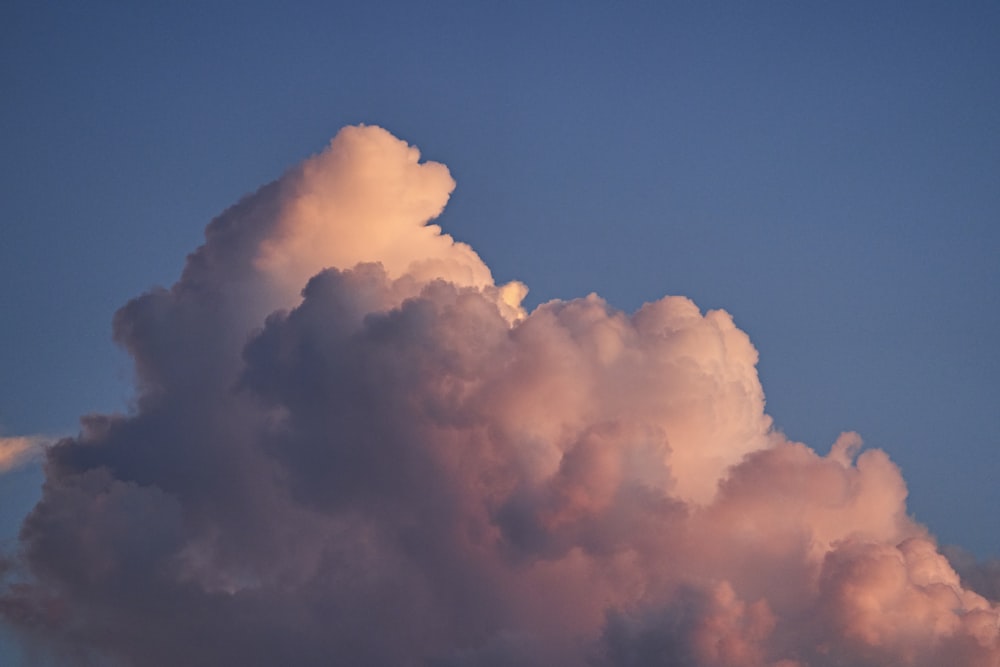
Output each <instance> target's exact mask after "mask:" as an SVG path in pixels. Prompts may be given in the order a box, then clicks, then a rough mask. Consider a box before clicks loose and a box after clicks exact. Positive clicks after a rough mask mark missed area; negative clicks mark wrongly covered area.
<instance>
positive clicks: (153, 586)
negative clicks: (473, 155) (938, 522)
mask: <svg viewBox="0 0 1000 667" xmlns="http://www.w3.org/2000/svg"><path fill="white" fill-rule="evenodd" d="M453 188H454V182H453V181H452V179H451V176H450V174H449V173H448V170H447V168H445V167H444V166H443V165H441V164H437V163H433V162H420V160H419V153H418V152H417V151H416V149H415V148H412V147H410V146H408V145H407V144H406V143H404V142H402V141H400V140H398V139H396V138H395V137H393V136H392V135H390V134H389V133H388V132H386V131H385V130H382V129H380V128H377V127H365V126H360V127H349V128H345V129H344V130H342V131H341V132H340V133H339V134H338V135H337V137H336V138H335V139H334V140H333V142H332V143H331V145H330V146H329V147H328V148H327V149H326V150H325V151H324V152H323V153H321V154H319V155H317V156H314V157H312V158H310V159H309V160H307V161H305V162H304V163H303V164H302V165H300V166H298V167H296V168H294V169H292V170H291V171H289V172H288V173H287V174H285V175H284V176H283V177H282V178H281V179H279V180H278V181H275V182H274V183H271V184H269V185H267V186H264V187H263V188H261V189H260V190H258V191H257V192H256V193H254V194H252V195H250V196H248V197H247V198H245V199H244V200H243V201H241V202H239V203H238V204H236V205H235V206H234V207H232V208H230V209H229V210H227V211H226V212H224V213H223V214H222V215H221V216H219V217H218V218H217V219H216V220H214V221H212V223H211V224H210V225H209V226H208V229H207V231H206V241H205V244H204V245H203V246H201V247H200V248H199V249H198V250H196V251H195V252H194V253H193V254H192V255H191V256H190V257H189V259H188V263H187V265H186V267H185V269H184V272H183V274H182V276H181V278H180V280H179V281H178V282H177V283H176V284H175V285H174V286H173V287H171V288H170V289H157V290H154V291H151V292H149V293H147V294H144V295H142V296H140V297H138V298H136V299H134V300H133V301H131V302H130V303H129V304H127V305H126V306H125V307H123V308H122V309H121V310H120V311H119V312H118V314H117V315H116V318H115V323H114V329H115V336H116V339H117V341H118V342H119V343H120V344H121V345H123V346H124V347H125V349H126V350H127V351H128V352H129V353H130V354H131V355H132V357H133V359H134V361H135V368H136V386H137V396H136V400H135V407H134V410H133V411H132V412H131V413H130V414H128V415H109V416H89V417H86V418H85V419H84V420H83V421H82V429H81V432H80V434H79V435H78V436H77V437H75V438H69V439H65V440H63V441H61V442H59V443H57V444H56V445H54V446H52V447H51V448H50V449H49V450H48V451H47V454H46V485H45V489H44V495H43V497H42V499H41V501H40V502H39V503H38V505H37V506H36V507H35V509H34V511H33V512H32V513H31V514H30V515H29V516H28V518H27V519H26V520H25V523H24V526H23V528H22V532H21V544H20V546H21V550H22V554H23V555H22V562H23V565H24V566H25V569H26V572H27V574H25V575H23V576H21V577H20V578H18V579H17V580H16V581H14V580H11V582H10V583H9V585H8V586H7V588H6V590H5V592H4V593H3V596H2V597H0V613H2V614H3V617H4V618H5V619H6V620H7V621H8V622H10V623H11V624H12V625H14V626H15V627H17V628H19V629H20V630H22V631H23V633H24V635H25V636H26V637H30V638H33V641H37V642H41V643H43V644H46V645H51V646H53V647H57V648H58V650H59V651H62V652H63V653H62V654H63V655H68V656H71V658H70V660H71V661H72V659H73V658H72V656H84V657H81V658H80V661H81V664H85V663H83V661H84V660H85V659H86V657H87V656H91V657H92V656H94V655H100V656H106V657H108V658H109V659H112V660H115V661H117V662H120V663H121V664H123V665H137V666H143V667H145V666H151V667H158V666H161V665H163V666H166V665H178V664H183V665H275V664H294V665H303V666H308V665H331V664H344V665H428V666H430V665H435V666H459V665H481V666H487V665H491V666H492V665H497V666H500V665H567V666H570V665H595V666H606V667H625V666H631V665H691V666H697V667H722V666H728V667H765V666H767V667H805V666H811V667H833V666H834V665H844V664H850V665H871V666H888V665H913V666H927V667H929V666H931V665H941V664H954V665H969V666H980V665H981V666H983V667H985V666H991V665H996V664H997V661H998V660H1000V637H998V619H1000V610H998V608H997V606H996V604H995V603H994V602H990V601H989V600H987V599H986V598H984V597H982V596H980V595H979V594H977V593H975V592H973V591H972V590H969V589H967V588H964V587H963V585H962V583H961V581H960V580H959V577H958V575H957V574H956V573H955V571H954V570H953V569H952V567H951V565H950V563H949V561H948V560H947V559H946V558H945V557H944V556H943V555H942V554H940V553H939V552H938V550H937V548H936V545H935V543H934V541H933V538H932V536H930V535H929V534H928V533H927V531H926V529H925V528H924V527H922V526H921V525H919V524H917V523H916V522H914V521H913V520H912V519H911V518H910V517H909V516H908V515H907V513H906V506H905V499H906V487H905V484H904V482H903V480H902V478H901V476H900V473H899V470H898V469H897V468H896V466H895V465H894V464H893V463H892V462H891V461H890V460H889V459H888V457H887V456H886V455H885V454H884V453H883V452H881V451H879V450H869V451H864V452H860V449H861V441H860V439H859V438H858V437H857V436H856V435H854V434H845V435H843V436H841V438H840V439H839V440H838V441H837V443H836V444H835V445H834V446H833V448H832V449H831V451H830V453H829V454H828V455H826V456H820V455H818V454H817V453H816V452H814V451H813V450H812V449H810V448H808V447H806V446H805V445H803V444H800V443H795V442H790V441H788V440H786V439H785V438H784V437H783V436H782V435H781V433H780V432H778V431H776V430H775V429H774V428H773V426H772V423H771V419H770V418H769V417H768V416H767V415H766V413H765V412H764V394H763V391H762V389H761V386H760V382H759V379H758V376H757V372H756V363H757V352H756V350H755V349H754V347H753V345H752V344H751V342H750V340H749V338H748V337H747V335H746V334H745V333H744V332H742V331H740V330H739V329H738V328H737V327H736V326H735V325H734V324H733V321H732V318H731V317H730V316H729V315H728V314H727V313H725V312H724V311H709V312H707V313H702V312H701V311H700V310H699V309H698V308H697V306H696V305H695V304H693V303H692V302H691V301H690V300H688V299H686V298H683V297H676V296H670V297H666V298H664V299H662V300H660V301H657V302H654V303H649V304H646V305H645V306H643V307H642V308H641V309H639V310H638V311H637V312H635V313H632V314H627V313H623V312H621V311H619V310H616V309H615V308H614V307H612V306H611V305H609V304H608V303H606V302H605V301H603V300H602V299H601V298H599V297H598V296H596V295H590V296H588V297H585V298H581V299H575V300H571V301H552V302H549V303H545V304H543V305H541V306H539V307H537V308H536V309H534V310H533V311H531V312H527V311H525V309H524V308H523V307H522V306H521V300H522V299H523V297H524V294H525V292H526V288H525V287H524V286H523V285H521V284H520V283H517V282H513V283H508V284H506V285H497V284H495V282H494V280H493V277H492V275H491V273H490V271H489V269H488V268H487V267H486V265H485V264H484V263H483V262H482V261H481V259H480V258H479V256H478V255H477V254H476V253H475V252H474V251H473V250H472V249H471V248H469V247H468V246H467V245H465V244H462V243H459V242H456V241H454V240H453V239H452V238H451V237H450V236H448V235H447V234H444V233H443V232H442V230H441V229H440V228H439V227H438V226H436V225H434V224H431V223H430V220H432V219H433V218H434V217H435V216H437V215H438V214H439V213H440V212H441V211H442V210H443V208H444V206H445V204H446V203H447V200H448V197H449V195H450V193H451V191H452V190H453Z"/></svg>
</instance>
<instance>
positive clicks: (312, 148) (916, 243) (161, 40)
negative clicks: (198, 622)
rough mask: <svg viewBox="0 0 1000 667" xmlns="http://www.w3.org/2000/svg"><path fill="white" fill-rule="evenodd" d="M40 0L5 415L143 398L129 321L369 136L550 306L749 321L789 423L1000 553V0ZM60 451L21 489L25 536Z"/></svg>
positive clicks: (19, 111)
mask: <svg viewBox="0 0 1000 667" xmlns="http://www.w3.org/2000/svg"><path fill="white" fill-rule="evenodd" d="M357 4H358V6H342V3H296V4H295V5H293V6H289V5H286V4H280V5H279V4H278V3H274V4H268V3H259V2H246V3H236V2H233V3H222V2H208V3H197V6H194V5H190V6H182V3H157V4H156V6H149V5H148V4H147V3H143V4H142V5H139V4H135V3H110V2H99V3H87V4H81V3H70V2H30V3H29V2H13V3H7V4H6V5H5V7H4V9H3V10H0V11H2V13H0V91H2V95H3V99H4V102H3V104H0V128H2V129H0V156H2V157H0V169H2V178H0V220H2V225H3V232H4V233H3V242H2V243H0V272H2V273H0V308H2V311H0V312H3V326H2V328H0V336H2V344H0V369H2V374H3V378H4V380H5V381H4V382H3V383H2V384H0V429H2V434H3V435H29V434H49V435H60V434H68V433H73V432H75V430H76V424H77V419H78V417H79V416H80V415H81V414H85V413H88V412H108V411H116V410H117V411H121V410H126V409H127V402H128V399H129V396H130V391H131V390H130V384H129V383H130V377H131V369H130V367H129V363H128V360H127V358H126V357H125V355H124V354H123V353H122V352H120V351H119V350H117V349H116V348H115V347H114V344H113V343H112V342H111V340H110V322H111V318H112V316H113V314H114V312H115V310H116V309H117V308H118V307H119V306H121V305H122V304H124V303H125V301H127V300H128V299H129V298H131V297H133V296H135V295H137V294H139V293H141V292H142V291H144V290H146V289H148V288H149V287H152V286H154V285H163V284H167V285H168V284H171V283H172V282H173V281H174V280H176V278H177V276H178V273H179V270H180V268H181V266H182V265H183V261H184V257H185V255H186V253H188V252H189V251H190V250H191V249H193V248H194V247H196V246H197V245H198V244H199V243H200V242H201V239H202V232H203V229H204V226H205V224H206V223H207V222H208V221H209V220H210V219H211V218H212V217H214V216H215V215H217V214H218V213H220V212H221V211H222V210H223V209H224V208H225V207H226V206H228V205H229V204H231V203H232V202H234V201H236V200H237V199H239V198H240V197H241V196H242V195H244V194H246V193H248V192H250V191H252V190H253V189H255V188H256V187H258V186H259V185H260V184H262V183H265V182H267V181H269V180H271V179H273V178H276V177H278V176H279V175H280V174H281V173H282V172H283V171H284V170H285V169H286V168H288V167H289V166H291V165H293V164H295V163H296V162H298V161H300V160H301V159H302V158H304V157H306V156H308V155H310V154H313V153H316V152H318V151H319V150H321V149H322V148H323V147H324V146H325V145H326V143H327V142H328V141H329V139H330V138H331V137H332V136H333V135H334V134H335V133H336V132H337V130H338V129H339V128H340V127H342V126H344V125H346V124H352V123H371V124H377V125H381V126H383V127H385V128H387V129H389V130H390V131H391V132H393V133H394V134H395V135H396V136H399V137H401V138H403V139H405V140H407V141H409V142H411V143H413V144H415V145H417V146H418V147H419V148H420V149H421V151H422V153H423V156H424V157H425V158H427V159H431V160H439V161H441V162H444V163H445V164H447V165H448V167H449V168H450V169H451V172H452V175H453V176H454V178H455V180H456V181H457V183H458V186H457V189H456V191H455V193H454V195H453V197H452V200H451V203H450V204H449V206H448V208H447V209H446V211H445V213H444V214H443V216H442V217H441V219H440V221H439V222H440V224H441V225H442V226H443V227H444V228H445V229H446V231H448V232H450V233H452V234H453V235H454V236H455V237H456V238H458V239H460V240H463V241H466V242H468V243H470V244H471V245H472V246H473V247H474V248H475V249H476V250H477V251H478V252H479V254H480V255H481V256H482V257H483V259H484V260H485V261H486V263H487V264H488V265H489V266H490V267H491V268H492V270H493V272H494V274H495V275H496V277H497V279H498V281H501V282H502V281H506V280H512V279H517V280H521V281H523V282H525V283H526V284H527V285H528V286H529V287H530V288H531V292H530V294H529V296H528V299H527V302H528V304H529V305H535V304H538V303H542V302H545V301H548V300H549V299H553V298H571V297H577V296H583V295H586V294H587V293H589V292H597V293H598V294H600V295H601V296H603V297H604V298H606V299H607V300H608V301H609V302H611V303H612V304H614V305H615V306H617V307H619V308H624V309H626V310H633V309H635V308H637V307H639V306H640V305H641V304H642V303H644V302H646V301H650V300H654V299H657V298H659V297H661V296H663V295H665V294H678V295H685V296H688V297H690V298H692V299H693V300H694V301H695V302H696V303H697V304H698V305H699V306H700V307H701V308H702V309H708V308H724V309H725V310H727V311H728V312H730V313H731V314H732V315H733V317H734V319H735V321H736V324H737V325H738V326H739V327H740V328H742V329H743V330H745V331H746V332H747V333H748V334H749V335H750V337H751V340H752V341H753V343H754V344H755V345H756V347H757V348H758V350H759V351H760V357H761V358H760V363H759V366H758V368H759V373H760V377H761V382H762V384H763V387H764V391H765V394H766V396H767V411H768V413H769V414H770V415H772V416H773V417H774V420H775V423H776V425H777V427H778V428H780V429H781V430H783V431H784V432H785V433H786V434H787V435H788V436H789V437H790V438H793V439H796V440H801V441H803V442H806V443H808V444H809V445H810V446H812V447H814V448H816V449H818V450H820V451H825V450H826V449H827V448H828V447H829V445H830V444H831V443H832V442H833V441H834V439H835V438H836V437H837V435H838V434H839V433H840V432H841V431H845V430H855V431H858V432H859V433H860V434H861V436H862V437H863V438H864V440H865V442H866V444H867V445H870V446H874V447H880V448H883V449H885V450H886V451H887V452H888V453H889V454H890V455H891V456H892V458H893V460H895V461H896V462H897V463H898V464H899V465H900V466H901V468H902V470H903V475H904V477H905V479H906V481H907V483H908V486H909V489H910V502H909V507H910V510H911V511H912V512H913V514H914V516H915V517H916V518H917V519H918V520H919V521H921V522H924V523H926V524H927V525H928V526H929V527H930V528H931V530H932V531H933V532H934V533H935V534H936V535H937V536H938V537H939V539H940V540H941V542H942V543H945V544H948V543H953V544H959V545H962V546H963V547H965V548H967V549H969V550H971V551H973V552H974V553H976V554H977V555H979V556H981V557H996V556H1000V522H998V519H997V518H996V517H997V513H996V511H995V508H996V507H998V506H1000V485H998V484H997V483H996V479H997V476H998V474H1000V448H998V444H1000V354H998V353H997V349H996V341H997V340H1000V261H998V258H1000V186H998V185H1000V114H998V113H997V109H998V108H1000V5H997V4H996V3H994V2H962V3H924V2H906V3H903V2H893V3H860V2H859V3H853V2H844V3H790V2H767V3H696V2H684V3H644V4H642V5H641V6H639V7H632V8H630V9H622V8H620V7H618V6H615V5H612V4H610V3H597V2H591V3H558V4H557V3H548V4H543V6H541V7H539V6H536V4H535V3H500V4H493V5H485V3H459V2H441V3H430V4H429V6H425V7H417V6H415V3H398V4H394V3H357ZM39 480H40V474H39V472H38V470H37V468H31V467H29V468H27V469H21V470H19V471H16V472H14V473H9V474H7V475H5V476H3V477H0V525H2V527H3V534H4V535H8V536H9V535H10V534H11V533H12V532H13V530H14V528H13V526H15V525H16V523H17V521H18V518H19V517H20V516H21V515H22V514H23V513H24V512H25V511H26V510H27V509H28V508H29V507H30V506H31V504H32V502H33V501H34V493H35V492H34V490H33V489H34V486H35V485H36V484H37V483H38V481H39Z"/></svg>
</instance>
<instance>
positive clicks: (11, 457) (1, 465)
mask: <svg viewBox="0 0 1000 667" xmlns="http://www.w3.org/2000/svg"><path fill="white" fill-rule="evenodd" d="M48 443H49V440H48V439H47V438H43V437H41V436H9V437H2V436H0V474H2V473H5V472H9V471H11V470H13V469H14V468H19V467H20V466H22V465H25V464H26V463H29V462H31V461H33V460H35V459H37V458H38V457H39V456H41V454H42V451H43V449H44V447H45V445H47V444H48Z"/></svg>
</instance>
